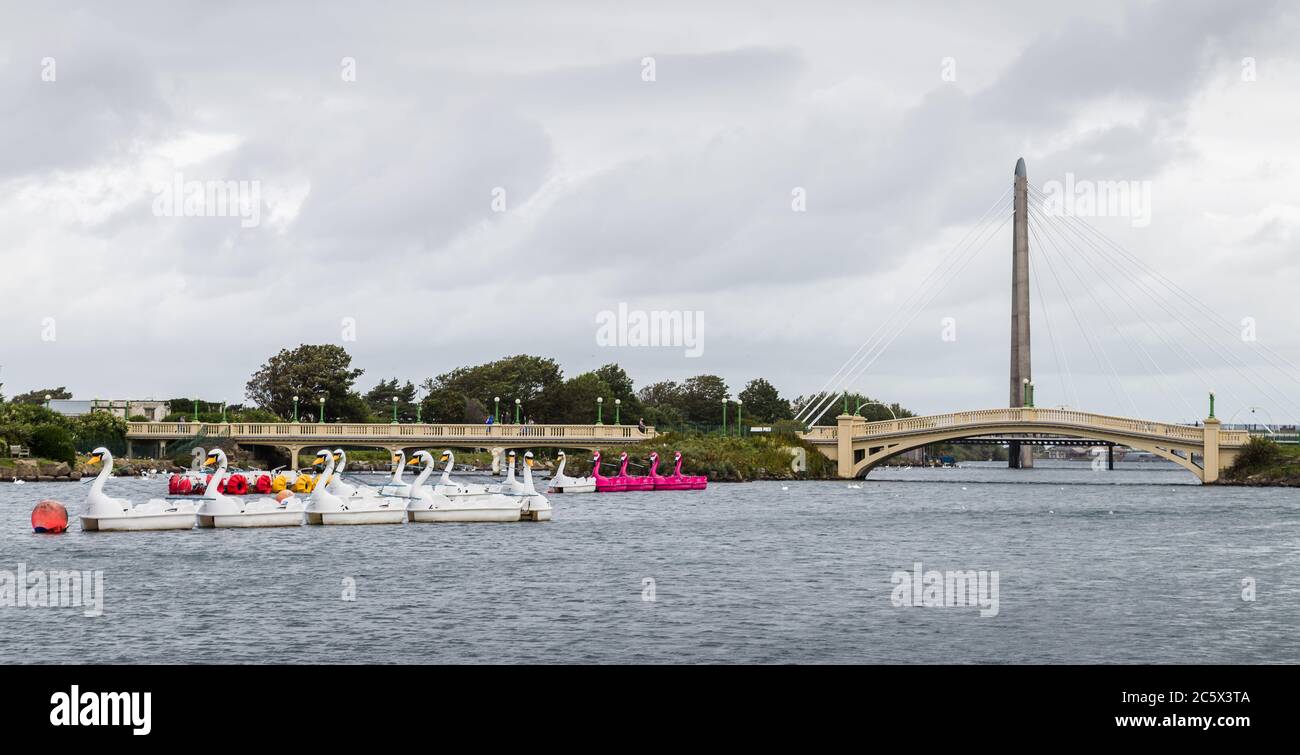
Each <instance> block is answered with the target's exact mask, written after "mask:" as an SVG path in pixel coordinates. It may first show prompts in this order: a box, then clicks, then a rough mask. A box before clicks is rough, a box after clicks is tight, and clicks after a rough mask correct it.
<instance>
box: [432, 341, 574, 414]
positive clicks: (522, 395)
mask: <svg viewBox="0 0 1300 755" xmlns="http://www.w3.org/2000/svg"><path fill="white" fill-rule="evenodd" d="M562 380H563V375H562V373H561V372H560V365H559V364H558V363H556V361H555V360H553V359H546V358H544V357H535V356H529V355H527V354H520V355H517V356H511V357H506V358H504V359H498V360H497V361H495V362H488V363H487V364H480V365H476V366H473V367H458V368H456V369H454V370H452V371H451V372H447V373H444V374H442V375H439V376H437V377H435V378H430V379H428V380H425V381H424V384H423V387H424V389H425V391H426V396H425V399H424V402H423V403H424V407H425V416H426V417H429V416H435V417H443V416H445V415H446V413H453V414H454V413H455V407H456V406H460V407H462V412H468V413H474V412H475V411H478V410H481V411H483V412H484V416H485V417H486V414H490V413H491V412H492V399H493V397H496V396H500V397H501V419H502V420H503V421H511V422H512V421H514V416H515V408H514V405H515V399H519V400H520V401H521V403H522V407H523V412H522V415H528V416H531V417H533V418H534V419H535V420H537V421H543V411H542V410H543V408H544V407H543V406H541V404H540V402H539V401H538V400H537V399H538V398H539V397H540V396H541V394H542V392H543V391H545V390H546V389H547V388H549V387H551V386H554V385H558V384H559V383H560V382H561V381H562ZM471 401H473V402H477V405H478V410H476V409H475V406H474V404H472V403H469V402H471ZM522 415H521V418H522ZM439 421H443V422H469V421H472V420H470V419H469V418H468V417H466V418H465V419H459V420H456V419H440V420H439Z"/></svg>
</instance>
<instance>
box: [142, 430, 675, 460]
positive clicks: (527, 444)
mask: <svg viewBox="0 0 1300 755" xmlns="http://www.w3.org/2000/svg"><path fill="white" fill-rule="evenodd" d="M653 437H655V429H654V428H653V427H647V428H646V429H645V432H642V431H641V430H640V429H639V428H638V427H637V426H635V425H504V424H503V425H487V424H464V425H432V424H392V423H390V424H345V423H335V424H331V423H314V422H219V423H202V422H129V423H127V431H126V439H127V443H128V444H136V443H149V442H156V443H158V449H159V455H160V456H161V455H162V453H163V449H165V448H166V444H167V443H169V442H171V441H177V440H199V441H200V442H202V443H206V444H210V445H213V444H216V443H224V444H227V445H250V446H274V447H277V448H283V449H284V450H286V451H288V452H289V454H290V455H291V456H290V458H294V459H296V458H298V454H299V452H301V451H302V450H303V449H311V448H319V447H322V446H328V447H331V448H333V447H336V446H344V447H352V448H356V447H363V448H386V449H388V450H390V451H397V450H400V449H412V448H485V449H486V448H494V447H504V448H582V449H596V448H600V447H601V446H616V445H624V444H627V445H630V444H633V443H640V442H641V441H643V440H647V439H649V438H653Z"/></svg>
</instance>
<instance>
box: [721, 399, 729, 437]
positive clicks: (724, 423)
mask: <svg viewBox="0 0 1300 755" xmlns="http://www.w3.org/2000/svg"><path fill="white" fill-rule="evenodd" d="M729 400H730V399H728V398H727V397H726V396H723V397H722V434H723V435H726V434H727V403H728V401H729Z"/></svg>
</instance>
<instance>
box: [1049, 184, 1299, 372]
mask: <svg viewBox="0 0 1300 755" xmlns="http://www.w3.org/2000/svg"><path fill="white" fill-rule="evenodd" d="M1040 193H1041V192H1040ZM1071 219H1072V220H1074V221H1075V222H1076V223H1077V224H1078V226H1079V228H1080V229H1082V232H1085V233H1087V234H1089V235H1091V236H1093V237H1095V238H1096V239H1098V240H1099V241H1100V242H1101V243H1102V244H1104V245H1106V246H1109V247H1110V248H1112V249H1114V250H1115V252H1116V253H1117V254H1119V255H1121V256H1123V257H1124V258H1125V259H1127V260H1128V261H1130V262H1131V263H1133V266H1135V267H1137V268H1138V269H1140V270H1142V271H1144V272H1145V273H1147V274H1148V275H1150V276H1151V277H1152V278H1154V279H1155V280H1157V281H1159V282H1161V283H1162V284H1164V286H1165V287H1166V288H1168V289H1169V290H1170V291H1171V292H1172V293H1174V294H1175V295H1177V296H1178V297H1179V298H1180V299H1182V300H1183V301H1185V302H1186V303H1187V304H1188V305H1189V306H1190V307H1192V308H1193V309H1195V310H1199V311H1200V312H1201V313H1202V314H1203V315H1204V316H1205V317H1206V318H1207V319H1208V320H1209V321H1210V322H1211V323H1213V324H1214V325H1215V326H1216V327H1217V328H1218V329H1220V330H1223V331H1224V332H1226V333H1227V334H1228V336H1229V337H1233V338H1235V337H1236V335H1237V329H1236V326H1235V325H1233V324H1232V323H1231V322H1230V321H1228V320H1227V319H1225V318H1224V317H1223V316H1222V315H1220V314H1219V313H1218V312H1216V311H1214V309H1212V308H1211V307H1210V306H1209V305H1207V304H1205V303H1204V302H1202V301H1201V300H1200V299H1197V298H1196V297H1195V296H1194V295H1192V294H1191V293H1189V292H1188V291H1187V290H1186V289H1184V288H1182V287H1181V286H1179V285H1178V284H1177V283H1175V282H1173V281H1172V280H1170V279H1169V278H1167V277H1166V276H1165V275H1163V274H1162V273H1161V272H1160V271H1159V270H1157V269H1155V268H1154V267H1152V266H1150V265H1148V264H1147V263H1145V262H1143V261H1142V260H1141V258H1139V257H1137V256H1136V255H1134V254H1133V253H1132V252H1129V251H1128V250H1127V249H1125V248H1124V247H1122V246H1120V245H1119V244H1118V243H1117V242H1115V241H1114V240H1112V239H1111V238H1109V237H1108V236H1106V235H1104V234H1102V233H1101V232H1100V231H1098V230H1097V229H1096V228H1093V227H1092V226H1091V225H1089V224H1088V223H1085V222H1083V221H1082V220H1081V219H1078V218H1071ZM1253 343H1254V344H1255V347H1254V348H1255V350H1256V351H1258V352H1259V353H1260V355H1261V356H1263V357H1264V359H1265V360H1266V361H1268V362H1269V363H1270V365H1271V366H1273V367H1275V368H1277V369H1278V370H1279V371H1281V372H1283V373H1284V374H1285V375H1286V376H1287V377H1289V378H1290V379H1291V380H1292V381H1294V382H1295V383H1297V384H1298V385H1300V366H1296V364H1295V363H1293V362H1291V361H1290V360H1289V359H1287V358H1286V357H1284V356H1282V355H1281V354H1279V353H1277V352H1276V351H1274V350H1273V349H1271V348H1269V347H1268V346H1267V345H1265V344H1262V343H1260V342H1258V341H1255V342H1253Z"/></svg>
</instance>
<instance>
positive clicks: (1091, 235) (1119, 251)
mask: <svg viewBox="0 0 1300 755" xmlns="http://www.w3.org/2000/svg"><path fill="white" fill-rule="evenodd" d="M1030 188H1031V190H1033V191H1034V192H1035V199H1036V201H1046V199H1047V197H1046V196H1045V195H1044V194H1043V193H1042V192H1041V191H1039V190H1038V189H1037V188H1036V187H1032V186H1031V187H1030ZM1063 220H1064V223H1063V225H1064V227H1067V228H1069V229H1071V230H1072V231H1073V233H1074V235H1075V236H1076V237H1077V238H1079V239H1080V240H1081V241H1083V242H1084V243H1086V244H1087V245H1088V246H1089V247H1090V248H1091V249H1093V250H1094V251H1095V252H1096V253H1097V255H1098V257H1099V258H1100V259H1102V260H1103V261H1104V262H1110V263H1112V264H1114V265H1115V266H1116V268H1117V269H1120V270H1129V271H1131V274H1130V275H1129V277H1128V279H1129V280H1131V281H1132V282H1133V283H1134V285H1136V286H1137V287H1138V288H1140V289H1141V290H1142V291H1143V292H1144V293H1145V294H1146V296H1147V298H1148V300H1150V301H1151V302H1152V303H1154V304H1155V305H1156V306H1157V307H1159V308H1160V309H1161V310H1163V311H1164V312H1165V313H1166V314H1167V315H1169V317H1170V318H1171V319H1172V320H1173V321H1174V322H1175V323H1177V324H1178V325H1179V326H1181V327H1182V328H1183V329H1184V330H1186V331H1187V333H1188V334H1189V335H1191V336H1192V337H1193V338H1194V339H1195V340H1196V341H1197V342H1199V343H1201V344H1202V346H1203V347H1205V348H1206V350H1207V351H1209V352H1212V353H1214V354H1216V355H1217V356H1218V357H1219V358H1221V359H1222V360H1223V362H1224V364H1225V366H1227V367H1228V368H1230V369H1231V370H1233V372H1234V373H1235V374H1236V375H1237V376H1238V377H1240V378H1241V379H1242V380H1243V381H1245V382H1247V383H1249V384H1250V385H1251V386H1253V387H1254V388H1255V389H1256V390H1258V391H1259V392H1260V393H1261V394H1262V395H1265V396H1267V397H1269V398H1270V399H1271V400H1275V401H1278V402H1280V403H1281V404H1282V405H1285V406H1289V407H1291V408H1292V409H1293V410H1296V411H1300V404H1297V403H1296V401H1295V400H1293V399H1291V398H1290V397H1289V396H1288V394H1287V392H1286V391H1284V390H1282V389H1281V388H1279V387H1278V386H1277V385H1276V384H1274V382H1273V381H1272V380H1270V379H1269V378H1268V376H1267V375H1265V374H1264V373H1262V372H1261V371H1259V370H1257V369H1255V368H1254V367H1252V366H1251V365H1250V364H1249V363H1247V362H1246V361H1245V360H1244V359H1242V358H1241V356H1240V355H1239V354H1237V353H1236V351H1235V349H1234V346H1235V344H1236V341H1237V340H1238V339H1237V338H1236V336H1237V331H1236V330H1235V328H1234V327H1233V326H1232V325H1231V324H1230V323H1228V321H1227V320H1224V319H1223V318H1222V317H1221V316H1219V315H1218V314H1217V313H1215V312H1213V310H1210V309H1209V307H1208V306H1206V305H1205V304H1203V303H1201V302H1200V301H1199V300H1197V299H1196V298H1195V297H1193V296H1192V295H1191V294H1188V293H1186V292H1185V291H1183V290H1182V289H1181V288H1180V287H1178V286H1177V284H1175V283H1173V282H1172V281H1169V279H1168V278H1167V277H1165V276H1164V275H1162V274H1160V273H1159V272H1158V271H1155V270H1154V269H1153V268H1151V267H1150V266H1149V265H1147V264H1146V263H1144V262H1142V261H1141V260H1140V259H1138V258H1137V257H1135V256H1134V255H1132V254H1131V253H1129V252H1127V251H1125V250H1123V248H1122V247H1120V246H1118V245H1117V244H1116V243H1115V242H1113V241H1111V240H1110V239H1109V238H1107V237H1106V236H1104V235H1102V234H1100V232H1099V231H1097V230H1096V229H1094V228H1091V227H1090V226H1089V225H1088V224H1087V223H1085V222H1083V221H1082V220H1081V219H1079V218H1075V217H1073V216H1064V217H1063ZM1148 278H1149V279H1151V280H1153V281H1155V282H1157V283H1162V284H1163V285H1164V288H1166V289H1168V290H1169V291H1170V292H1171V293H1173V294H1174V295H1175V296H1176V297H1177V298H1176V299H1174V300H1172V301H1171V299H1170V298H1169V297H1168V296H1166V295H1164V294H1162V293H1161V291H1160V290H1158V289H1157V288H1156V287H1155V286H1153V285H1151V284H1149V283H1148V282H1147V280H1146V279H1148ZM1180 301H1181V303H1182V304H1183V305H1184V306H1179V302H1180ZM1184 312H1186V313H1187V314H1184ZM1188 315H1190V317H1189V316H1188ZM1203 320H1209V323H1210V324H1211V325H1213V326H1214V328H1213V329H1198V328H1194V327H1192V323H1193V322H1198V321H1203ZM1216 331H1225V332H1226V334H1227V336H1226V340H1225V338H1224V337H1222V336H1220V335H1219V333H1218V332H1216ZM1170 342H1171V343H1172V344H1177V342H1176V341H1175V340H1174V339H1170ZM1171 350H1173V351H1174V352H1175V353H1176V354H1178V355H1179V356H1180V357H1181V356H1182V355H1183V354H1184V353H1185V354H1187V355H1188V356H1190V357H1191V359H1192V360H1193V361H1195V362H1196V363H1197V364H1198V365H1200V367H1201V369H1202V370H1203V371H1205V372H1209V371H1210V370H1209V368H1208V367H1206V366H1205V364H1204V363H1203V362H1202V361H1201V360H1200V359H1198V358H1196V357H1195V355H1194V354H1193V353H1192V352H1190V351H1189V350H1187V349H1185V348H1183V347H1181V346H1175V347H1171ZM1256 353H1259V354H1260V355H1261V356H1262V357H1264V359H1265V361H1266V362H1267V363H1268V366H1270V367H1272V368H1274V369H1277V370H1279V371H1280V372H1282V373H1284V374H1286V375H1287V376H1288V377H1291V378H1292V379H1298V380H1300V369H1296V368H1295V367H1294V365H1291V364H1290V363H1289V362H1287V361H1286V360H1285V359H1284V358H1283V357H1281V356H1280V355H1276V353H1275V352H1273V351H1272V350H1271V349H1267V347H1265V349H1264V350H1257V351H1256ZM1268 354H1272V355H1274V356H1275V357H1276V359H1269V358H1268ZM1278 360H1281V361H1282V362H1284V363H1285V364H1286V365H1287V366H1290V367H1291V368H1292V369H1291V370H1288V369H1286V368H1285V367H1284V366H1280V365H1278V364H1277V361H1278ZM1184 361H1186V360H1184ZM1193 371H1194V372H1195V370H1193ZM1197 377H1198V379H1204V377H1203V376H1201V375H1197ZM1261 382H1262V383H1263V385H1261ZM1206 385H1207V386H1208V385H1209V382H1208V381H1206ZM1223 393H1224V395H1234V394H1233V392H1231V391H1224V392H1223ZM1234 397H1235V398H1237V399H1238V400H1240V397H1239V396H1235V395H1234Z"/></svg>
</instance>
